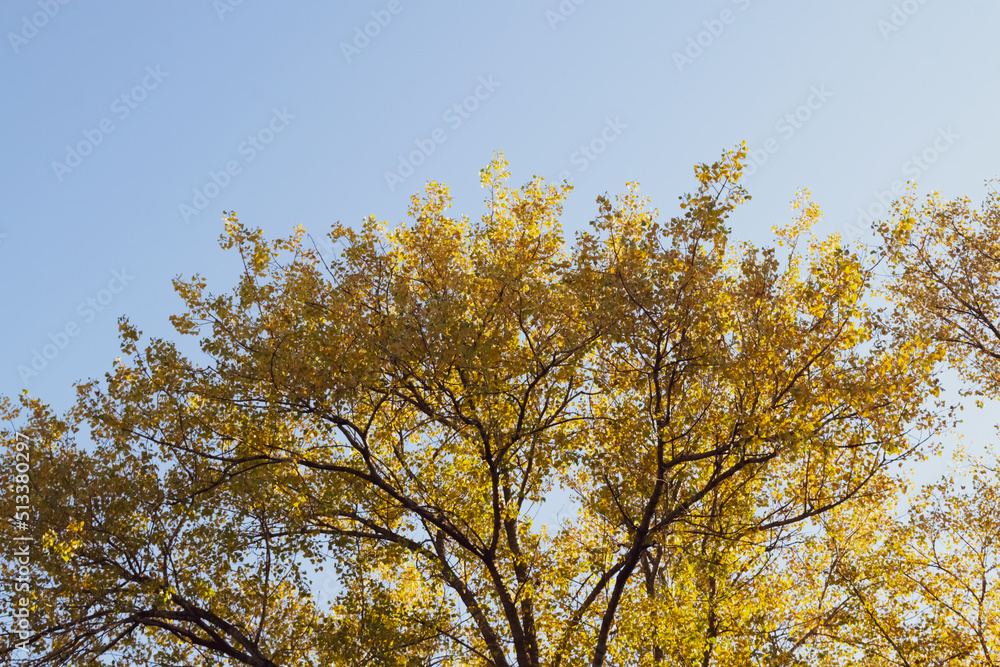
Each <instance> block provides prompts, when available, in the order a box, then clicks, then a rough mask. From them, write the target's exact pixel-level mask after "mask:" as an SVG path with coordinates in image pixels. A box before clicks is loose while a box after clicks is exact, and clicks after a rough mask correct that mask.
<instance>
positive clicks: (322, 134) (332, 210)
mask: <svg viewBox="0 0 1000 667" xmlns="http://www.w3.org/2000/svg"><path fill="white" fill-rule="evenodd" d="M998 25H1000V4H998V3H996V2H984V1H982V0H979V1H973V0H948V1H945V0H905V1H900V0H865V1H864V2H862V1H861V0H842V1H841V2H763V1H762V0H712V1H710V2H688V3H667V2H663V3H653V2H642V3H637V2H599V1H597V0H562V1H561V2H560V1H559V0H533V1H531V2H528V1H508V2H502V3H500V2H496V3H482V2H458V1H456V0H451V1H447V2H423V3H418V2H415V1H414V0H391V1H390V0H376V1H366V2H351V3H347V2H316V1H302V2H282V3H278V2H263V1H261V0H182V1H180V2H172V3H166V2H161V3H153V2H135V1H132V2H124V1H122V0H103V1H102V2H84V1H83V0H3V2H2V4H0V33H2V35H3V43H2V44H0V81H2V88H0V98H2V101H0V120H2V123H0V126H2V132H0V204H2V205H0V281H2V286H3V287H2V291H0V300H2V308H3V310H2V312H3V317H2V318H0V349H2V350H3V353H2V356H0V394H7V395H11V394H14V393H17V392H19V391H20V390H21V389H22V388H25V387H27V388H28V389H29V390H30V391H31V392H32V393H33V394H36V395H39V396H42V397H44V398H46V399H48V400H50V401H52V402H54V403H55V404H56V405H57V406H59V407H65V406H67V405H68V402H69V400H70V398H71V395H72V394H71V383H72V382H73V381H75V380H80V379H86V378H89V377H99V376H101V375H103V373H104V372H105V371H106V370H107V369H108V368H109V367H110V364H111V361H112V360H113V359H114V357H115V356H117V355H118V343H117V338H116V320H117V318H118V317H119V316H120V315H122V314H127V315H128V316H129V317H130V319H131V321H132V322H133V323H134V324H136V325H137V326H138V327H139V328H141V329H143V330H144V331H145V332H146V333H147V334H155V335H167V336H172V335H173V334H172V331H173V330H172V328H171V327H170V326H169V323H168V321H167V316H168V315H169V314H171V313H175V312H178V311H179V310H180V300H179V298H178V297H176V295H174V293H173V290H172V287H171V282H170V281H171V278H172V277H174V276H176V275H178V274H182V275H185V276H188V275H190V274H191V273H193V272H196V271H198V272H201V273H202V274H203V275H205V276H206V277H207V278H208V279H209V283H210V285H211V286H214V288H215V290H216V291H222V290H225V289H226V288H228V286H229V285H231V284H232V282H233V281H234V280H235V278H236V275H237V274H236V264H235V263H234V257H232V256H229V255H226V254H224V253H223V252H222V251H221V250H220V249H219V247H218V245H217V243H216V241H217V239H218V236H219V234H220V233H221V231H222V228H223V226H222V211H223V210H236V211H237V212H238V214H239V215H240V218H241V220H243V221H244V222H245V223H247V224H249V225H251V226H260V227H263V228H264V229H265V230H266V231H267V233H268V235H269V236H271V237H277V236H284V235H287V234H288V233H289V232H290V231H291V230H292V228H293V227H294V226H295V225H298V224H302V225H304V226H305V227H306V228H307V229H308V230H310V232H313V233H316V234H319V233H322V232H323V231H324V230H325V229H326V228H327V227H328V226H329V225H330V223H332V222H335V221H341V222H344V223H350V224H353V223H357V222H359V221H360V220H361V219H362V218H364V217H365V216H366V215H368V214H374V215H376V216H377V217H378V218H379V219H386V220H389V221H390V222H396V221H399V220H401V219H402V218H403V217H404V216H405V211H406V207H407V204H408V201H409V197H410V195H411V194H413V193H414V192H417V191H418V190H420V189H421V188H422V185H423V183H424V182H425V181H427V180H438V181H442V182H444V183H447V184H449V185H450V186H451V187H452V192H453V194H454V195H455V199H456V207H455V210H456V213H458V214H463V213H464V214H468V215H470V216H472V217H475V216H477V215H479V214H480V212H481V202H482V197H483V193H482V191H481V190H480V189H479V183H478V170H479V169H480V168H482V167H483V166H485V165H486V164H487V162H488V161H489V159H490V156H491V154H492V153H493V152H494V151H496V150H503V151H504V152H505V154H506V156H507V158H508V159H509V160H510V164H511V169H512V171H513V174H514V182H515V183H522V182H524V181H526V180H528V179H529V178H530V176H531V175H532V174H539V175H543V176H545V177H546V178H549V179H561V178H564V177H568V178H570V179H571V180H572V182H573V183H574V184H575V185H576V190H575V191H574V193H573V194H572V195H571V198H570V200H569V204H568V206H567V210H566V216H565V219H564V227H565V228H566V230H567V231H568V232H572V231H574V230H576V229H582V228H583V227H584V226H585V224H586V221H588V220H590V219H591V218H592V217H593V213H594V211H595V210H596V207H595V205H594V199H595V197H596V196H597V195H599V194H601V193H603V192H609V193H615V192H619V191H621V190H622V189H623V187H624V183H625V182H626V181H629V180H636V181H639V182H640V183H641V184H642V187H643V190H644V192H645V193H646V194H648V195H650V196H651V197H652V198H653V202H654V204H655V205H657V206H658V207H659V208H660V210H661V212H662V213H663V214H664V215H671V214H673V213H674V210H675V204H676V201H677V200H676V198H677V196H679V195H681V194H682V193H684V192H686V191H688V190H690V189H691V188H692V187H693V182H694V181H693V177H692V171H691V167H692V165H693V164H695V163H698V162H711V161H713V160H715V159H716V158H717V157H718V156H719V155H720V153H721V152H722V151H724V150H726V149H731V148H733V147H734V146H735V145H736V144H738V142H740V141H741V140H746V141H747V142H748V144H749V146H750V148H751V149H752V150H753V151H754V155H755V156H756V158H757V162H759V163H760V164H759V166H757V167H756V168H755V169H753V172H754V173H752V174H751V175H750V176H749V177H748V179H747V181H746V184H747V186H748V188H749V189H750V191H751V193H752V195H753V201H752V202H751V203H750V204H749V205H747V206H746V207H745V208H744V209H743V210H742V211H741V212H740V213H739V215H738V216H737V217H736V218H735V219H734V220H733V227H734V234H735V236H737V237H740V238H749V239H752V240H754V241H756V242H760V243H766V242H768V238H769V233H770V232H769V230H770V228H771V226H772V225H774V224H777V223H782V222H786V221H787V220H788V219H789V216H790V210H789V202H790V201H791V200H792V198H793V196H794V194H795V192H796V190H797V189H799V188H801V187H809V188H810V189H811V190H812V192H813V195H814V198H815V200H816V201H817V202H818V203H819V204H820V205H821V206H822V207H823V209H824V210H825V212H826V218H825V220H824V223H823V226H822V227H821V228H820V231H821V232H828V231H833V230H840V231H841V232H843V233H845V234H850V231H851V226H852V225H857V224H858V220H859V216H860V214H859V209H870V210H871V211H872V213H873V214H875V215H877V213H878V208H879V206H880V205H881V204H880V203H879V197H880V196H881V197H882V198H883V199H888V198H889V196H891V191H890V189H891V187H892V184H893V182H894V181H899V182H902V181H905V180H907V179H916V180H917V181H918V182H919V185H920V186H921V190H922V191H928V190H932V189H936V190H941V191H943V192H944V193H945V194H946V195H948V196H956V195H961V194H967V195H969V196H971V197H972V198H973V199H974V200H976V201H979V200H981V199H982V197H983V196H984V194H985V190H984V181H985V180H986V179H990V178H995V177H997V175H998V171H1000V166H998V162H997V155H1000V123H998V121H997V109H998V106H1000V105H998V90H1000V78H998V76H997V75H998V72H1000V46H998V40H997V26H998ZM879 193H882V194H881V195H880V194H879ZM47 345H48V346H49V347H48V348H46V346H47ZM57 348H58V349H57ZM46 351H47V352H48V353H49V354H48V355H47V356H48V357H50V358H42V357H39V358H38V359H36V361H35V369H32V370H33V372H32V373H30V374H29V373H25V372H24V371H23V370H22V371H20V372H19V367H22V368H23V369H29V368H31V367H32V360H33V358H34V357H36V355H41V354H43V353H44V352H46ZM994 414H995V413H994ZM978 419H980V422H981V426H979V427H977V428H978V429H979V430H978V433H979V434H980V435H984V437H985V436H990V435H991V433H990V431H991V429H990V428H988V426H985V424H988V423H992V422H993V419H992V418H991V415H986V416H985V418H978Z"/></svg>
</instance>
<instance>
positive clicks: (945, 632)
mask: <svg viewBox="0 0 1000 667" xmlns="http://www.w3.org/2000/svg"><path fill="white" fill-rule="evenodd" d="M744 159H745V151H744V150H743V149H739V150H736V151H734V152H731V153H726V154H725V155H723V157H722V158H721V159H720V160H719V161H718V162H716V163H714V164H711V165H699V166H697V167H696V168H695V176H696V179H697V180H696V188H695V190H694V191H693V192H692V193H691V194H688V195H686V196H684V197H682V198H681V201H680V211H679V212H678V213H677V214H676V215H674V216H673V217H670V218H669V219H668V218H664V217H661V216H660V214H659V212H658V211H657V210H656V209H654V208H652V207H651V206H652V205H651V203H650V202H649V201H648V200H646V199H645V198H643V197H642V196H641V195H640V193H639V188H638V186H637V185H636V184H628V185H627V188H626V190H625V192H624V193H623V194H621V195H619V196H617V197H615V198H611V197H600V198H598V201H597V214H596V217H595V219H594V220H593V221H592V222H591V226H590V229H589V230H588V231H585V232H580V233H578V234H576V235H575V238H574V239H572V240H568V239H566V238H565V235H564V233H563V231H562V228H561V226H560V216H561V213H562V203H563V201H564V199H565V197H566V196H567V194H568V193H569V191H570V189H571V187H570V186H569V185H568V184H562V185H558V184H557V185H553V184H547V183H545V182H544V181H543V180H542V179H541V178H537V177H536V178H533V179H532V180H531V181H530V182H528V183H527V184H525V185H523V186H522V187H519V188H515V187H512V186H510V185H509V183H508V181H509V173H508V171H507V163H506V161H505V160H504V159H503V157H502V155H498V156H496V157H495V158H494V159H493V161H492V162H491V163H490V165H489V166H488V167H487V168H486V169H484V170H483V171H482V172H481V178H482V185H483V187H484V188H485V191H486V193H487V194H486V200H485V212H484V213H483V215H482V216H481V217H480V218H479V219H478V220H476V221H470V219H469V218H467V217H452V215H451V214H450V213H449V207H450V197H449V193H448V189H447V188H446V187H445V186H443V185H441V184H438V183H434V182H431V183H429V184H428V185H427V186H426V189H425V191H424V193H423V195H422V196H414V197H413V199H412V204H411V207H410V218H411V219H410V220H409V221H408V222H407V223H405V224H401V225H398V226H395V227H390V226H389V225H388V224H387V223H384V222H378V221H376V219H375V218H374V217H371V218H369V219H367V220H365V221H364V223H363V224H362V225H360V226H359V227H358V228H357V229H354V228H351V227H349V226H344V225H340V224H337V225H334V226H333V228H332V230H331V232H330V241H331V242H332V243H333V244H334V245H335V246H336V247H339V248H341V249H342V252H341V254H340V256H339V257H338V258H335V259H332V260H331V259H329V258H327V257H324V256H323V255H322V254H321V253H319V252H318V251H317V250H316V248H315V244H313V243H312V242H311V239H310V238H309V237H308V235H307V234H306V233H305V231H304V230H303V229H301V228H299V229H296V230H295V232H294V233H293V234H292V235H291V236H290V237H288V238H285V239H279V240H268V239H265V238H264V235H263V233H262V231H261V230H259V229H253V228H248V227H247V226H245V225H244V224H243V223H241V222H240V221H239V220H238V219H237V216H236V215H235V214H227V218H226V229H225V234H224V235H223V236H222V240H221V244H222V246H223V247H224V248H226V249H227V250H230V251H233V252H236V253H238V254H239V256H240V257H241V258H242V261H243V266H244V271H243V273H242V275H241V276H239V278H238V281H237V284H236V286H235V287H234V288H233V289H232V290H230V291H228V292H224V293H222V294H216V293H213V292H211V291H209V290H208V286H207V284H206V281H205V280H203V279H202V278H201V277H200V276H198V275H195V276H192V277H190V278H188V279H184V278H178V279H176V280H175V283H174V285H175V288H176V291H177V292H178V294H179V295H180V296H181V297H182V298H183V300H184V303H185V309H184V311H183V312H182V313H181V314H179V315H178V316H176V317H174V318H172V322H173V325H174V326H175V328H176V330H177V331H178V333H179V334H181V335H190V336H197V337H198V338H199V342H200V348H201V351H202V354H201V356H200V357H199V358H197V359H191V358H188V357H187V356H185V355H184V354H182V353H181V351H180V350H179V349H178V347H177V346H176V345H175V344H174V343H172V342H171V341H169V340H164V339H159V338H153V339H146V338H145V337H144V336H143V335H142V333H141V332H140V331H139V330H138V329H137V328H136V327H135V326H134V325H133V324H132V323H130V322H129V321H128V320H127V319H124V318H123V319H122V320H121V322H120V337H121V347H122V353H123V358H121V359H119V360H118V361H116V363H115V365H114V367H113V368H112V369H111V371H110V372H109V373H108V374H107V375H106V377H105V378H104V379H103V380H102V381H90V382H85V383H81V384H79V385H78V400H77V402H76V404H75V405H74V407H72V408H71V409H69V410H68V411H67V412H66V413H64V414H56V413H55V412H54V411H53V410H52V409H51V407H50V406H48V405H46V404H45V403H44V402H42V401H41V400H40V399H38V398H36V397H32V396H28V395H27V394H25V395H23V396H21V397H11V398H6V399H2V400H0V412H2V413H3V416H4V418H5V419H6V420H8V421H9V423H10V424H11V425H12V427H11V429H10V430H9V431H8V432H7V433H6V434H5V436H4V441H5V447H6V454H5V461H7V463H5V465H4V466H3V467H2V468H0V483H2V485H3V486H4V487H5V488H7V489H9V490H10V491H9V493H8V494H6V495H5V496H4V498H3V501H2V502H3V503H4V506H3V513H4V516H5V517H13V519H14V520H6V521H4V522H3V524H2V526H3V527H2V530H3V531H4V534H3V540H2V542H3V547H2V552H0V553H2V555H0V599H2V600H3V604H4V608H5V610H19V609H24V610H26V611H25V612H23V614H22V615H21V616H18V612H17V611H15V612H14V616H12V617H11V616H9V614H8V617H9V618H10V620H11V622H10V624H9V628H10V630H7V631H6V642H5V644H4V645H3V646H2V647H0V655H4V656H5V659H9V660H14V659H17V660H22V659H23V660H26V664H35V665H81V666H82V665H95V664H109V665H110V664H115V665H135V664H140V663H143V664H144V663H151V664H152V663H155V664H162V665H204V666H210V665H251V666H254V667H265V666H266V667H271V666H286V665H287V666H299V665H316V666H319V665H344V666H350V667H363V666H367V665H372V666H374V665H391V666H394V667H396V666H398V667H404V666H405V667H415V666H417V665H420V666H424V665H431V664H434V665H449V666H450V665H473V664H475V665H491V666H493V667H515V666H516V667H542V666H545V667H549V666H552V667H576V666H583V665H593V666H594V667H601V666H602V665H642V666H644V667H645V666H653V665H703V666H706V667H707V666H709V665H806V664H808V665H846V664H858V665H906V666H916V665H982V664H996V663H995V661H997V660H1000V609H998V596H1000V590H998V581H997V578H998V577H997V554H998V547H997V540H998V537H1000V496H998V480H997V466H996V465H995V463H993V462H991V461H988V460H979V459H975V458H972V457H969V458H968V460H967V464H968V466H969V469H970V470H971V473H972V477H971V479H972V480H973V481H972V482H971V483H970V484H969V488H964V487H962V488H959V487H958V485H956V484H954V483H951V482H949V480H948V479H943V480H942V481H941V482H940V483H938V484H935V485H931V486H928V487H926V488H923V489H919V490H915V491H910V492H909V494H907V491H908V489H907V484H908V476H907V474H906V473H907V470H908V467H907V466H908V464H909V463H911V462H914V461H917V460H920V459H921V458H923V457H926V456H927V455H929V454H930V453H932V452H934V451H935V448H936V447H937V444H938V443H939V441H940V438H939V436H940V434H941V433H943V431H944V430H945V429H946V428H947V427H948V425H949V419H950V418H951V417H952V412H951V411H950V410H949V406H947V405H946V404H945V403H944V402H943V401H942V400H941V399H940V398H939V393H940V389H941V385H940V376H941V373H942V371H943V369H946V368H948V367H949V366H955V367H957V368H959V369H960V371H961V372H962V373H963V377H964V378H965V379H967V380H968V381H969V383H970V384H969V386H970V387H974V389H973V390H971V391H978V392H979V393H981V394H982V395H984V396H991V397H997V396H998V395H1000V375H998V372H997V369H998V368H1000V365H998V364H997V360H1000V293H998V291H997V285H998V284H1000V224H998V222H997V220H998V218H997V214H998V210H1000V207H998V204H1000V201H998V198H997V197H996V196H993V197H990V198H988V199H987V201H986V203H985V204H984V206H983V208H982V210H981V211H978V210H975V209H974V208H973V207H972V206H971V204H970V203H969V202H968V200H959V201H956V202H943V201H941V199H940V198H939V197H936V196H932V197H931V198H929V199H928V200H927V202H926V203H924V204H922V205H921V204H918V202H917V200H916V199H915V198H914V197H906V198H903V199H902V200H901V201H900V202H898V203H897V205H896V208H895V209H894V211H893V212H892V215H891V216H890V217H889V218H888V219H887V220H884V221H881V222H880V223H878V227H877V230H878V231H879V232H880V233H881V235H882V238H883V241H884V243H883V244H882V245H880V246H879V247H877V248H875V249H873V250H865V249H862V248H860V247H853V246H848V245H847V244H845V243H844V242H842V241H841V239H840V238H839V236H838V235H836V234H834V235H832V236H830V237H828V238H817V237H816V236H815V235H814V233H813V232H812V229H813V227H814V226H815V224H816V223H817V221H818V220H819V218H820V216H821V214H820V210H819V208H818V206H817V205H816V204H815V203H813V202H811V201H810V199H809V196H808V192H802V193H800V194H799V196H798V197H797V199H796V201H795V203H794V210H795V214H794V217H793V219H792V221H791V223H789V224H786V225H779V226H776V227H775V228H774V230H773V234H774V240H775V242H774V245H773V246H765V247H757V246H755V245H754V244H751V243H749V242H747V241H740V240H735V239H734V238H733V234H732V232H731V230H730V229H729V228H728V227H727V220H728V219H729V217H730V216H731V214H732V213H733V212H734V210H736V209H737V207H739V206H740V205H741V204H742V203H743V202H744V201H745V200H746V199H748V197H749V195H748V194H747V192H746V191H745V190H744V188H743V187H742V186H741V185H740V183H739V181H740V176H741V172H742V165H743V161H744ZM877 304H886V305H877ZM19 457H20V458H19ZM18 461H21V462H24V463H26V465H22V466H18V465H17V462H18ZM564 500H565V501H566V502H568V503H569V505H570V506H571V508H572V510H571V512H570V513H569V515H567V514H562V515H560V516H559V517H557V518H552V517H548V514H551V512H550V511H549V510H550V509H551V506H552V504H553V502H563V501H564ZM26 545H27V546H26ZM324 568H325V570H326V571H332V572H334V573H335V578H336V581H337V586H336V590H334V591H333V598H334V600H333V603H332V604H325V603H323V602H322V601H320V600H318V599H317V596H316V592H317V591H316V590H315V575H316V572H317V571H318V570H319V569H324ZM4 613H8V612H6V611H5V612H4ZM22 618H24V619H26V620H25V621H24V622H21V619H22Z"/></svg>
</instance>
